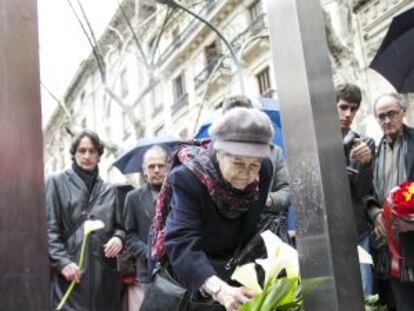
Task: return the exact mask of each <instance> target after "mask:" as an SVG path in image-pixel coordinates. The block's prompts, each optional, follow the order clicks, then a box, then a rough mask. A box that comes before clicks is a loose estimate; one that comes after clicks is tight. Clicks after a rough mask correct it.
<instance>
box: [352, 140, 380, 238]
mask: <svg viewBox="0 0 414 311" xmlns="http://www.w3.org/2000/svg"><path fill="white" fill-rule="evenodd" d="M354 135H355V138H361V139H362V141H364V142H365V143H366V144H367V145H368V147H370V149H371V156H372V160H371V163H370V164H368V165H366V166H362V165H361V164H360V163H350V159H349V154H346V158H347V159H346V160H347V165H348V166H351V167H352V168H354V169H356V170H357V171H358V173H356V174H355V173H353V174H351V175H349V184H350V189H351V199H352V210H353V213H354V219H355V224H356V229H357V234H358V237H362V236H364V235H366V234H367V233H368V232H369V230H370V225H369V218H368V213H367V209H368V204H369V202H372V200H374V198H373V194H374V189H373V178H374V162H375V142H374V140H373V139H371V138H369V137H360V136H359V135H358V134H357V133H354Z"/></svg>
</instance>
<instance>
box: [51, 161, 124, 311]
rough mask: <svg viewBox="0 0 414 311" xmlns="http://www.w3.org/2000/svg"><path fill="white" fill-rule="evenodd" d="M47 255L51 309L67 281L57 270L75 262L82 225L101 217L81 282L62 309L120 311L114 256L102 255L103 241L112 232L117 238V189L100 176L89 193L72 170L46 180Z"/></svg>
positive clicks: (118, 286) (86, 252)
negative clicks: (101, 222)
mask: <svg viewBox="0 0 414 311" xmlns="http://www.w3.org/2000/svg"><path fill="white" fill-rule="evenodd" d="M46 207H47V219H48V240H49V259H50V266H51V268H52V272H53V273H52V284H51V287H52V289H51V290H52V295H51V298H52V307H53V308H56V305H57V304H58V303H59V301H60V299H61V298H62V296H63V294H64V293H65V291H66V288H67V287H68V285H69V282H67V281H66V280H65V279H64V277H63V276H62V275H61V274H60V271H61V270H62V268H64V267H65V266H66V265H67V264H69V263H71V262H74V263H78V260H79V254H80V248H81V243H82V240H83V226H82V223H83V222H84V221H85V220H86V219H100V220H102V221H103V222H104V223H105V228H103V229H101V230H98V231H96V232H94V233H92V234H91V235H90V237H89V243H88V244H87V247H86V251H85V261H84V266H83V270H84V272H83V275H82V278H81V282H80V283H79V284H77V285H76V286H75V287H74V290H73V292H72V294H71V296H70V297H69V300H68V301H67V303H66V305H65V306H64V307H63V309H62V310H66V311H119V310H121V286H120V282H119V277H118V273H117V272H116V260H115V259H113V258H111V259H110V258H106V257H105V256H104V252H103V247H104V246H103V245H104V244H105V243H106V242H107V241H108V240H109V239H110V238H111V237H113V236H118V237H120V238H121V239H122V240H123V239H124V237H125V232H124V230H123V228H122V226H121V216H122V215H121V213H120V210H119V204H117V192H116V189H115V188H113V187H111V186H109V185H108V184H105V183H104V182H103V181H102V180H101V179H100V178H99V177H98V180H97V181H96V183H95V186H94V188H93V191H92V193H91V195H89V193H88V190H87V188H86V185H85V183H84V182H83V181H82V179H81V178H80V177H79V176H78V175H77V174H76V173H75V172H74V171H73V170H72V169H68V170H66V171H64V172H63V173H60V174H57V175H53V176H51V177H49V178H48V179H47V182H46Z"/></svg>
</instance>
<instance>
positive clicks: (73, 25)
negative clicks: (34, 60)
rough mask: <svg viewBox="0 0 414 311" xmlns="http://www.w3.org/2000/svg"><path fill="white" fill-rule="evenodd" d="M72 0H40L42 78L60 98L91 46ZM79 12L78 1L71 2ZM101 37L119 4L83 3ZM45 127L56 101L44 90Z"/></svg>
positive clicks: (104, 0) (102, 0) (113, 1)
mask: <svg viewBox="0 0 414 311" xmlns="http://www.w3.org/2000/svg"><path fill="white" fill-rule="evenodd" d="M68 1H69V0H38V1H37V4H38V17H39V55H40V78H41V82H42V84H43V85H44V86H46V87H47V88H48V89H49V90H50V91H51V92H52V93H53V94H54V95H55V96H56V97H58V98H62V96H63V95H64V93H65V90H66V88H67V86H68V84H69V83H70V81H71V80H72V77H73V76H74V74H75V73H76V71H77V69H78V66H79V64H80V62H81V61H82V60H83V59H85V58H87V57H88V55H89V53H90V50H91V49H90V46H89V44H88V41H87V39H86V37H85V35H84V34H83V33H82V30H81V28H80V26H79V23H78V22H77V20H76V18H75V15H74V14H73V12H72V10H71V8H70V6H69V3H68ZM70 1H71V3H72V4H73V6H74V7H75V8H78V7H77V0H70ZM80 1H81V3H82V5H83V7H84V10H85V12H86V14H87V15H88V18H89V20H90V23H91V25H92V27H93V29H94V30H95V34H96V35H97V36H98V37H99V36H100V34H101V33H102V31H103V30H104V29H105V26H106V25H107V24H108V22H109V21H110V19H111V17H112V15H113V14H114V12H115V10H116V8H117V5H118V0H80ZM41 95H42V125H43V127H45V125H46V123H47V121H48V119H49V118H50V116H51V115H52V113H53V110H54V109H55V108H56V101H55V100H54V99H53V98H52V97H51V96H50V95H48V93H47V92H46V91H45V88H44V87H42V88H41Z"/></svg>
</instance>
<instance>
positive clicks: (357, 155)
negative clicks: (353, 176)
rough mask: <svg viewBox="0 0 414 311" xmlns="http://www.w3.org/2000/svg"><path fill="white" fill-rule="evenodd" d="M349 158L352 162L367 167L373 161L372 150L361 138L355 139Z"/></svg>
mask: <svg viewBox="0 0 414 311" xmlns="http://www.w3.org/2000/svg"><path fill="white" fill-rule="evenodd" d="M349 157H350V159H351V160H353V161H358V162H359V163H361V165H363V166H366V165H368V164H370V163H371V160H372V154H371V148H370V147H369V146H368V145H367V144H366V143H365V142H363V141H362V140H361V139H360V138H355V139H354V146H353V147H352V149H351V153H350V154H349Z"/></svg>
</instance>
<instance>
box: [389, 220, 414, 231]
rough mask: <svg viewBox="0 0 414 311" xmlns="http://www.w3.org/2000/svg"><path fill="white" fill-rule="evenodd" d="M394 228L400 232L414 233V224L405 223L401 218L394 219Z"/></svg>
mask: <svg viewBox="0 0 414 311" xmlns="http://www.w3.org/2000/svg"><path fill="white" fill-rule="evenodd" d="M392 225H393V228H395V229H396V230H397V231H398V232H407V231H414V222H412V221H405V220H403V219H401V218H394V219H393V221H392Z"/></svg>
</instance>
